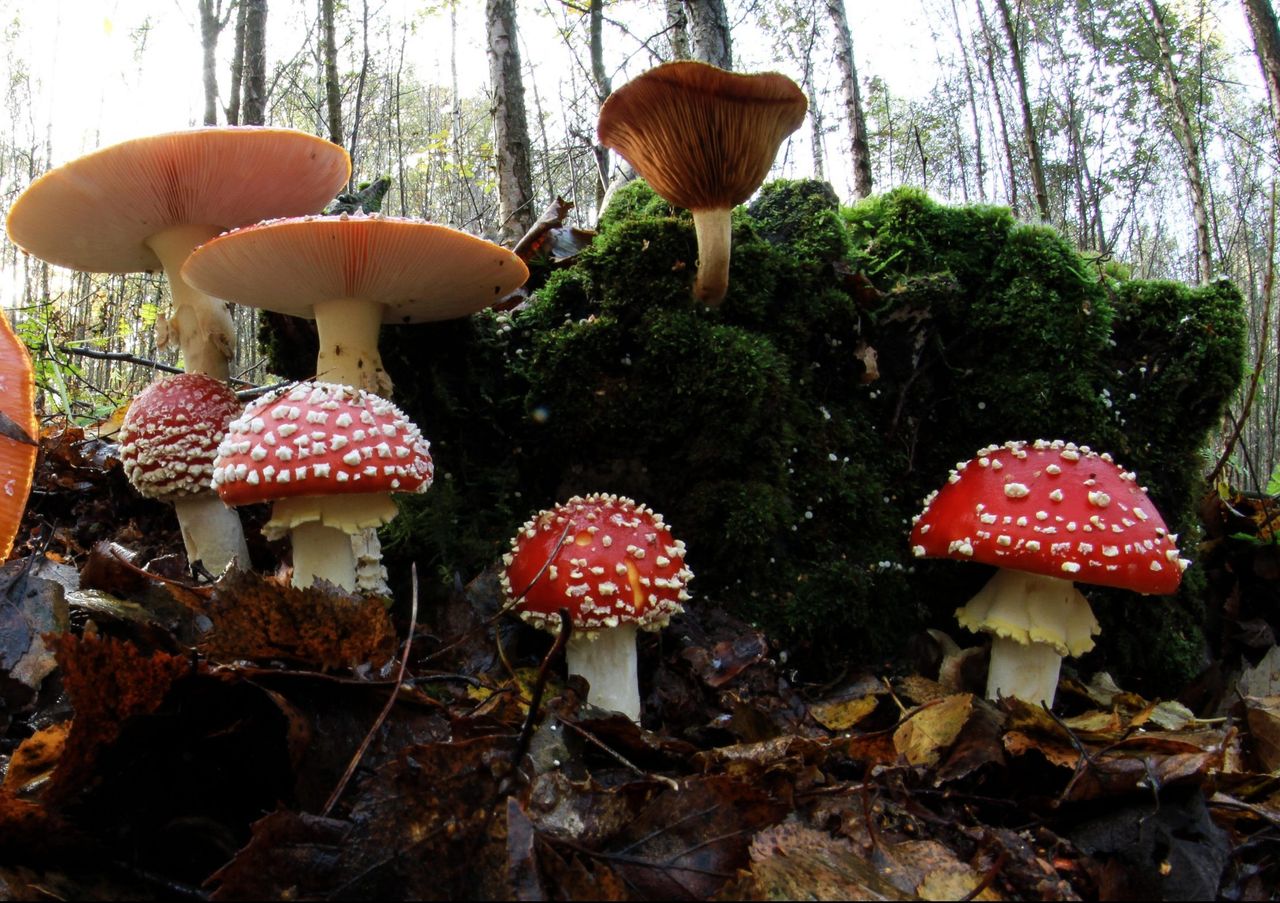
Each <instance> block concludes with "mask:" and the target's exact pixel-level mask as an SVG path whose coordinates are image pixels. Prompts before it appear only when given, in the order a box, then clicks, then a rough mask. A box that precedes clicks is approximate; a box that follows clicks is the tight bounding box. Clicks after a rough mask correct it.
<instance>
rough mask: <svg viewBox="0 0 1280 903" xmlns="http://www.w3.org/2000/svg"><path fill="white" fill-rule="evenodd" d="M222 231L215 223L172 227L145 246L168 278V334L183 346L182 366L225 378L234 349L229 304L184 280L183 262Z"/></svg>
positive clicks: (159, 233) (228, 373)
mask: <svg viewBox="0 0 1280 903" xmlns="http://www.w3.org/2000/svg"><path fill="white" fill-rule="evenodd" d="M221 231H222V230H221V229H220V228H218V227H217V226H209V225H195V226H171V227H170V228H168V229H165V230H164V231H162V232H157V233H156V234H155V235H152V236H151V237H150V238H148V239H147V247H149V248H151V250H152V251H154V252H155V255H156V257H158V258H159V259H160V264H161V266H163V267H164V272H165V276H167V277H168V279H169V291H170V293H171V294H172V295H173V316H172V317H170V318H169V321H168V327H169V337H170V338H171V339H176V340H177V343H178V347H179V348H181V349H182V360H183V366H185V367H186V370H187V372H188V373H205V374H208V375H209V376H212V377H213V378H214V379H221V380H225V379H227V377H228V376H229V375H230V373H231V365H230V361H231V357H232V355H233V353H234V349H235V334H236V332H235V323H234V322H233V321H232V319H231V307H230V305H229V304H227V303H226V302H225V301H222V300H220V299H218V298H211V297H210V296H209V295H206V294H205V293H204V292H200V291H196V290H195V289H194V288H192V287H191V286H190V285H188V284H187V283H186V282H184V281H183V279H182V276H181V272H180V271H181V269H182V264H183V262H184V261H186V259H187V257H188V256H190V254H191V252H192V251H193V250H194V249H195V248H196V247H197V246H198V245H201V244H203V243H204V242H206V241H208V240H209V239H210V238H213V237H214V236H215V235H217V234H218V233H220V232H221Z"/></svg>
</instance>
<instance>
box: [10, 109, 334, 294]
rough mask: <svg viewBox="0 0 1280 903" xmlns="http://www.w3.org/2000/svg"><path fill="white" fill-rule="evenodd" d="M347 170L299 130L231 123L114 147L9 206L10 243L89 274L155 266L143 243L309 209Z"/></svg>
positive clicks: (45, 180) (60, 171) (330, 150)
mask: <svg viewBox="0 0 1280 903" xmlns="http://www.w3.org/2000/svg"><path fill="white" fill-rule="evenodd" d="M350 173H351V160H350V157H348V156H347V152H346V151H345V150H343V149H342V148H341V147H340V146H338V145H336V144H333V143H331V142H329V141H326V140H324V139H323V138H318V137H316V136H314V135H309V134H307V133H306V132H300V131H296V130H294V129H278V128H264V127H256V126H228V127H222V128H199V129H189V130H186V131H180V132H168V133H165V134H161V135H153V136H148V137H145V138H137V139H134V140H131V141H125V142H122V143H120V144H115V145H111V146H110V147H105V148H102V149H100V150H97V151H94V152H93V153H90V154H86V155H85V156H83V157H80V158H78V159H76V160H73V161H71V162H69V163H66V164H64V165H62V166H59V167H57V168H55V169H52V170H50V171H49V172H47V173H45V174H44V175H43V176H41V177H40V178H39V179H37V180H36V181H34V182H33V183H32V184H31V185H30V186H29V187H28V188H27V190H26V191H24V192H23V193H22V195H21V196H20V197H19V198H18V199H17V200H16V201H15V202H14V204H13V206H12V207H11V208H10V210H9V216H8V221H7V228H8V232H9V237H10V238H11V239H12V240H13V242H14V244H16V245H18V246H19V247H20V248H22V249H23V250H24V251H27V252H28V253H30V254H33V255H34V256H36V257H39V258H40V259H41V260H46V261H48V262H50V263H55V264H58V265H60V266H65V267H70V268H72V269H76V270H83V271H85V272H93V273H132V272H138V271H143V270H158V269H160V268H161V262H160V260H159V258H157V256H156V254H155V252H154V251H152V249H151V248H150V247H149V246H148V245H147V244H146V240H147V239H148V238H149V237H151V236H153V235H155V234H157V233H159V232H162V231H164V230H165V229H168V228H170V227H173V226H179V225H192V224H207V225H210V226H215V227H217V228H221V229H230V228H233V227H235V226H241V225H244V224H246V223H253V222H257V221H259V220H261V219H263V218H265V217H268V216H282V215H284V216H293V215H299V214H304V213H313V212H315V211H317V210H319V209H320V208H322V207H323V206H324V205H325V203H326V202H327V201H328V200H330V199H331V198H333V196H334V194H336V193H337V192H338V191H339V190H340V189H341V188H342V186H343V185H345V184H346V181H347V179H348V177H349V176H350Z"/></svg>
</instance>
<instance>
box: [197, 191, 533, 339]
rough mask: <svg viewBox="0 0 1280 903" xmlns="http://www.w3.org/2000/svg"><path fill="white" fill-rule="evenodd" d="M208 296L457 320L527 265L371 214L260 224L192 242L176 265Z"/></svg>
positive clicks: (449, 234)
mask: <svg viewBox="0 0 1280 903" xmlns="http://www.w3.org/2000/svg"><path fill="white" fill-rule="evenodd" d="M182 276H183V278H184V279H186V280H187V282H189V283H190V284H191V285H193V286H195V287H196V288H198V289H200V290H201V291H203V292H207V293H208V294H211V295H215V296H217V297H219V298H224V299H226V300H228V301H234V302H236V303H238V304H244V305H246V306H248V307H258V308H262V309H263V310H271V311H276V312H277V313H282V314H291V315H293V316H298V317H307V318H310V319H315V318H316V312H315V308H316V305H318V304H324V303H326V302H334V301H344V300H347V299H358V300H360V301H365V302H372V303H376V304H378V305H380V306H381V308H382V310H381V313H380V316H379V319H380V321H381V322H383V323H422V322H427V321H432V320H449V319H453V318H455V317H465V316H467V315H469V314H473V313H475V312H476V311H479V310H483V309H484V308H486V307H488V306H490V305H491V304H493V303H495V302H496V301H499V300H500V299H502V298H503V297H504V296H505V295H508V294H510V293H511V292H513V291H515V290H516V289H517V288H519V287H520V286H521V285H523V284H524V282H525V280H526V279H528V278H529V270H528V267H526V266H525V265H524V262H523V261H522V260H520V258H518V257H516V256H515V255H514V254H513V253H511V252H510V251H508V250H507V249H506V248H503V247H501V246H500V245H495V244H493V243H492V242H489V241H485V240H484V239H482V238H477V237H476V236H474V235H469V234H467V233H466V232H460V231H458V230H457V229H451V228H449V227H448V226H441V225H439V224H436V223H426V222H422V221H421V220H412V219H404V218H401V217H393V216H383V215H381V214H376V213H374V214H358V213H357V214H343V215H341V216H301V217H291V218H283V219H273V220H267V221H265V222H261V223H258V224H256V225H252V226H246V227H245V228H242V229H236V230H234V231H232V232H228V233H226V234H224V235H220V236H218V237H217V238H214V239H213V240H211V241H208V242H206V243H205V244H203V245H201V246H200V247H199V248H198V249H197V250H196V251H195V252H194V253H193V254H192V255H191V257H190V258H188V259H187V262H186V264H185V265H184V266H183V268H182Z"/></svg>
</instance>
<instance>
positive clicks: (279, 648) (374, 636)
mask: <svg viewBox="0 0 1280 903" xmlns="http://www.w3.org/2000/svg"><path fill="white" fill-rule="evenodd" d="M207 613H208V615H209V619H210V620H211V621H212V622H213V630H212V631H211V632H210V635H209V637H208V638H207V639H206V640H205V641H204V643H203V644H202V648H203V651H205V652H206V653H207V654H208V655H209V657H210V658H214V659H218V660H222V661H235V660H238V659H282V660H285V661H288V662H294V663H298V664H304V665H312V666H315V667H319V668H321V669H323V670H331V669H334V668H341V667H347V668H353V669H354V668H356V667H358V666H360V665H363V664H366V663H372V664H373V665H375V666H377V665H382V664H384V663H385V662H387V661H388V660H389V659H390V658H391V656H392V655H393V654H394V653H395V631H394V629H393V628H392V625H391V619H390V618H389V617H388V615H387V610H386V607H385V605H384V604H383V603H382V601H381V600H379V599H370V598H366V597H364V596H356V595H350V594H348V593H344V592H342V591H340V590H337V589H335V588H333V587H323V588H322V587H319V586H313V587H309V588H307V589H298V588H296V587H293V586H290V585H289V584H287V583H283V582H281V581H279V580H277V579H275V578H274V577H263V576H259V575H257V574H253V573H251V572H247V571H235V572H231V573H229V574H228V575H227V576H226V577H224V578H223V579H222V580H221V581H219V583H218V584H217V586H216V588H215V589H214V592H213V598H212V599H211V600H210V602H209V608H208V612H207Z"/></svg>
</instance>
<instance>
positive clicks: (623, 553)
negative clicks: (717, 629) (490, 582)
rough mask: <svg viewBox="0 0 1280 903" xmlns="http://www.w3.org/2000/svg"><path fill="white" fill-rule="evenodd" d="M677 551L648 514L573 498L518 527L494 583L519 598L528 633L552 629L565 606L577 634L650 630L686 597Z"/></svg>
mask: <svg viewBox="0 0 1280 903" xmlns="http://www.w3.org/2000/svg"><path fill="white" fill-rule="evenodd" d="M561 537H563V543H561ZM684 551H685V550H684V543H683V542H681V541H680V540H678V539H674V538H673V537H672V535H671V531H670V530H669V529H668V527H667V525H666V524H665V523H664V522H663V520H662V515H660V514H657V513H656V512H654V511H653V510H652V509H650V508H648V507H646V506H644V505H638V504H636V503H635V502H634V501H632V500H631V499H629V498H625V497H623V496H617V495H588V496H574V497H573V498H571V499H569V501H567V502H565V503H564V504H561V505H557V506H556V507H555V508H552V509H550V510H548V511H543V512H540V513H539V514H537V515H535V516H534V517H533V518H532V519H530V520H529V521H528V522H527V523H526V524H525V525H524V526H523V527H521V528H520V532H519V533H517V534H516V536H515V538H514V539H513V540H512V542H511V551H510V552H509V553H507V554H506V555H505V556H504V557H503V563H504V565H505V567H504V569H503V573H502V577H501V581H502V586H503V589H504V590H505V591H506V594H507V597H508V598H509V599H515V598H517V597H518V596H519V594H520V593H522V592H523V593H524V597H523V599H522V600H521V601H520V603H519V606H518V608H517V610H518V612H519V614H520V616H521V617H522V618H523V619H524V620H525V621H527V622H529V623H530V624H533V625H534V626H536V627H541V628H543V629H547V630H553V631H558V630H559V627H560V621H559V617H558V613H559V610H560V609H561V608H562V607H567V608H568V609H569V610H570V614H571V616H572V618H573V624H574V628H575V629H577V630H580V631H586V632H593V631H598V630H601V629H603V628H610V627H616V626H617V625H619V624H623V623H635V624H636V625H637V626H638V627H640V628H641V629H643V630H658V629H660V628H662V627H663V626H664V625H665V624H666V623H667V621H668V620H669V619H670V617H671V616H672V615H673V614H677V613H679V612H680V611H681V610H682V609H683V603H684V601H685V600H687V599H688V598H689V594H688V592H687V590H686V587H687V586H688V584H689V581H690V580H691V579H692V578H693V574H692V572H691V571H690V570H689V569H688V568H687V567H685V564H684Z"/></svg>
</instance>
